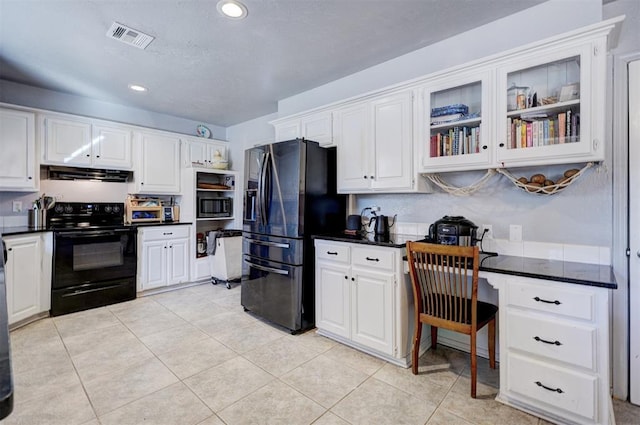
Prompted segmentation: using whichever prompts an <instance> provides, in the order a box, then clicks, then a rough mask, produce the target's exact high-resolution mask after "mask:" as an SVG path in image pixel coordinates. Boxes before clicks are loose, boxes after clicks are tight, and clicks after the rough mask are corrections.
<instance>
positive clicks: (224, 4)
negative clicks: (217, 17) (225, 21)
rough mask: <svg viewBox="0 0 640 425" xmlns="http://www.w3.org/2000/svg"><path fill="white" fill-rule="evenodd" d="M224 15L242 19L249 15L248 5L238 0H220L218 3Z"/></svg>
mask: <svg viewBox="0 0 640 425" xmlns="http://www.w3.org/2000/svg"><path fill="white" fill-rule="evenodd" d="M217 8H218V12H220V14H221V15H222V16H225V17H227V18H231V19H242V18H245V17H246V16H247V7H246V6H245V5H244V4H242V3H240V2H239V1H236V0H220V1H219V2H218V5H217Z"/></svg>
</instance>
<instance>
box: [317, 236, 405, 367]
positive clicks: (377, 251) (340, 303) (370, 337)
mask: <svg viewBox="0 0 640 425" xmlns="http://www.w3.org/2000/svg"><path fill="white" fill-rule="evenodd" d="M315 248H316V327H317V328H318V333H320V334H321V335H325V336H327V337H330V338H333V339H336V340H338V341H340V342H342V343H344V344H347V345H350V346H353V347H355V348H358V349H360V350H362V351H365V352H368V353H370V354H373V355H376V356H378V357H380V358H383V359H385V360H388V361H390V362H392V363H394V364H398V365H401V366H403V367H407V366H408V365H409V363H408V362H409V361H410V360H409V359H408V357H409V354H410V350H411V346H410V344H411V341H410V335H411V334H412V332H413V329H410V328H409V326H410V323H412V322H411V321H410V320H409V316H410V315H411V314H412V312H413V303H412V301H411V300H412V295H411V286H410V283H409V281H408V278H407V277H406V275H404V273H403V269H402V256H403V249H402V248H385V247H374V246H368V245H362V244H351V243H345V242H333V241H325V240H316V242H315Z"/></svg>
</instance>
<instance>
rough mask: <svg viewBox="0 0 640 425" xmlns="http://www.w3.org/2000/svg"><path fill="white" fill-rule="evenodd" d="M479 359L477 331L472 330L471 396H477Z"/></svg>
mask: <svg viewBox="0 0 640 425" xmlns="http://www.w3.org/2000/svg"><path fill="white" fill-rule="evenodd" d="M477 375H478V359H477V357H476V333H475V332H471V398H476V380H477Z"/></svg>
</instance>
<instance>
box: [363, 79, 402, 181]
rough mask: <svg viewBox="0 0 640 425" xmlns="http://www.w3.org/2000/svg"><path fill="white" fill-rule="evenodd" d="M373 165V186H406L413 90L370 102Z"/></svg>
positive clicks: (371, 176)
mask: <svg viewBox="0 0 640 425" xmlns="http://www.w3.org/2000/svg"><path fill="white" fill-rule="evenodd" d="M371 114H372V120H373V149H374V151H375V167H374V169H373V173H374V174H373V175H370V176H369V178H370V179H373V180H372V181H371V187H372V188H373V189H410V188H411V186H412V180H413V173H412V170H413V155H412V147H413V92H411V91H406V92H402V93H399V94H395V95H392V96H388V97H384V98H382V99H378V100H374V101H373V102H371Z"/></svg>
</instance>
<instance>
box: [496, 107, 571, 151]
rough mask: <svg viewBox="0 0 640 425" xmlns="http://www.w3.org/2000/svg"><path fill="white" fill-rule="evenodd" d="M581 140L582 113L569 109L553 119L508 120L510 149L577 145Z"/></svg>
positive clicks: (528, 118)
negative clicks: (566, 144) (564, 144)
mask: <svg viewBox="0 0 640 425" xmlns="http://www.w3.org/2000/svg"><path fill="white" fill-rule="evenodd" d="M579 140H580V113H579V112H574V111H572V110H571V109H567V110H566V111H565V112H560V113H558V115H557V116H553V117H548V118H547V117H543V116H539V117H529V116H525V115H523V116H521V117H520V118H511V117H509V118H507V147H508V148H509V149H518V148H530V147H537V146H547V145H559V144H563V143H575V142H578V141H579Z"/></svg>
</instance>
